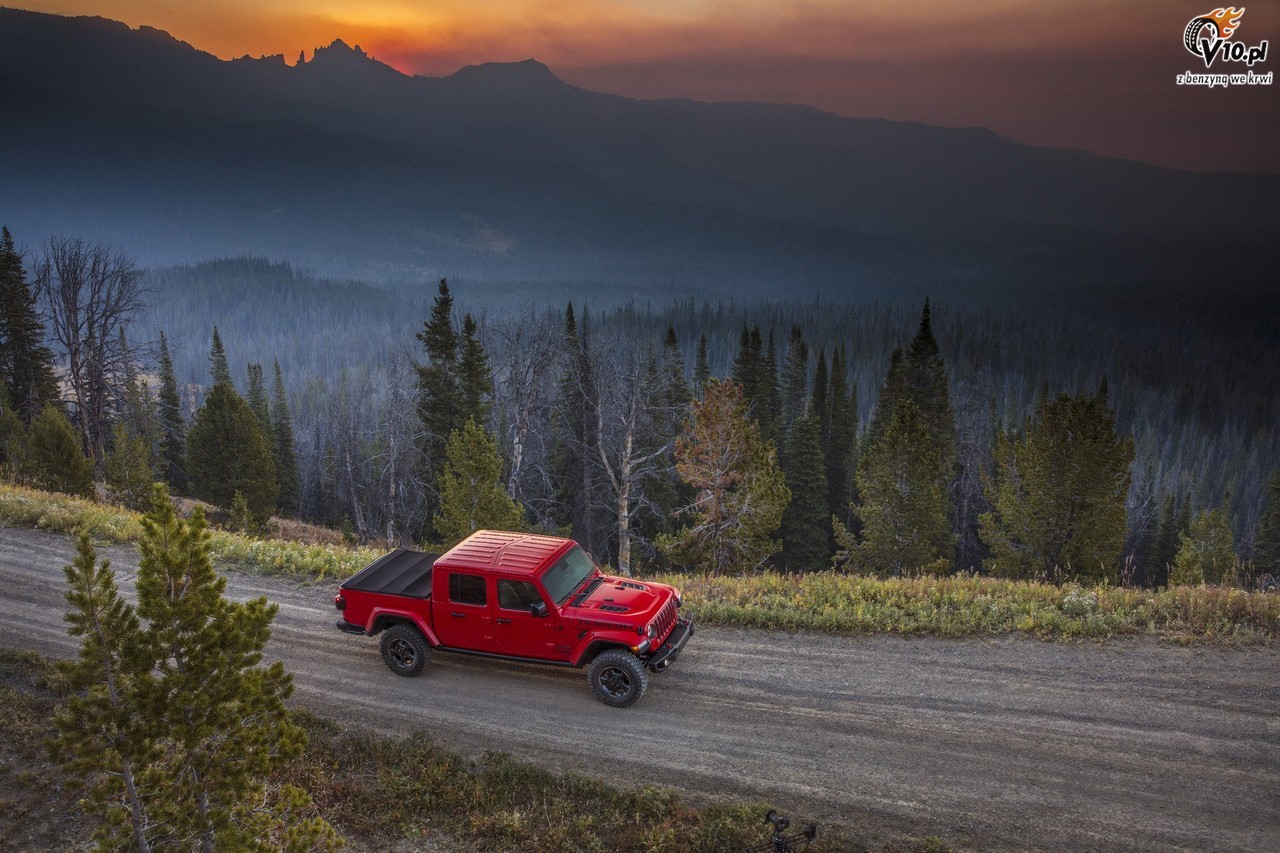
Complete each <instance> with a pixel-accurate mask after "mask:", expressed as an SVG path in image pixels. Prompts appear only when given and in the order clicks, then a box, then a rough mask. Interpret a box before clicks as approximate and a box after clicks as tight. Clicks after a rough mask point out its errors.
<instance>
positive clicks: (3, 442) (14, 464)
mask: <svg viewBox="0 0 1280 853" xmlns="http://www.w3.org/2000/svg"><path fill="white" fill-rule="evenodd" d="M27 467H28V466H27V430H26V427H24V426H23V425H22V419H21V418H19V417H18V413H17V412H15V411H14V410H13V406H12V405H11V404H10V403H9V392H8V390H6V388H5V387H4V382H3V381H0V476H4V477H8V478H10V479H13V480H21V479H23V478H24V477H26V472H27Z"/></svg>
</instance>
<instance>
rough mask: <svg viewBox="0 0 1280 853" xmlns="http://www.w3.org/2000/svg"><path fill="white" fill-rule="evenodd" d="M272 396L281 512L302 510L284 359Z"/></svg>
mask: <svg viewBox="0 0 1280 853" xmlns="http://www.w3.org/2000/svg"><path fill="white" fill-rule="evenodd" d="M272 392H273V393H272V397H271V433H270V438H271V456H272V459H273V460H274V461H275V463H276V479H277V480H278V481H279V483H280V498H279V501H278V504H277V505H278V507H279V510H280V514H281V515H283V516H287V517H293V516H296V515H297V514H298V503H299V500H300V499H301V494H302V484H301V482H300V481H299V477H298V453H297V450H296V442H295V441H294V435H293V415H291V414H290V413H289V395H288V394H287V393H286V392H285V389H284V377H283V376H282V375H281V373H280V362H279V361H277V362H276V363H275V383H274V387H273V389H272Z"/></svg>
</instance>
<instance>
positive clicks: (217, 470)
mask: <svg viewBox="0 0 1280 853" xmlns="http://www.w3.org/2000/svg"><path fill="white" fill-rule="evenodd" d="M187 438H188V452H187V456H188V465H187V470H188V472H189V473H190V476H191V490H192V493H193V494H194V495H195V496H196V497H198V498H200V499H202V500H207V501H209V502H210V503H212V504H216V505H217V506H220V507H223V508H229V507H230V506H231V501H232V498H234V497H235V493H236V492H242V493H243V494H244V497H245V499H246V500H247V501H248V502H249V508H250V510H251V511H252V512H253V517H254V520H255V521H256V522H257V523H258V524H259V525H265V524H266V523H267V520H268V519H269V518H270V517H271V513H272V512H274V511H275V508H276V503H277V501H278V500H279V497H280V484H279V482H278V480H277V477H276V466H275V460H274V459H273V458H272V453H271V442H270V441H268V440H267V435H266V433H264V432H263V431H262V427H261V426H260V425H259V424H258V419H257V417H256V416H255V415H254V414H253V412H252V411H250V409H249V405H248V404H247V403H246V402H245V401H244V399H243V398H242V397H241V396H240V395H239V394H237V393H236V390H235V389H234V388H232V387H231V383H230V382H219V383H218V384H216V385H214V386H213V390H212V391H210V392H209V394H208V396H207V397H205V401H204V405H203V406H201V407H200V410H199V411H198V412H196V416H195V419H194V420H193V421H192V423H191V432H190V433H189V434H188V437H187Z"/></svg>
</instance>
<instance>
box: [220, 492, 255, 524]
mask: <svg viewBox="0 0 1280 853" xmlns="http://www.w3.org/2000/svg"><path fill="white" fill-rule="evenodd" d="M227 529H228V530H234V531H235V532H236V533H255V532H257V525H255V524H254V523H253V513H252V512H250V511H249V502H248V501H247V500H245V497H244V492H242V491H240V490H239V489H236V493H235V494H234V495H232V496H231V507H230V508H229V509H228V510H227Z"/></svg>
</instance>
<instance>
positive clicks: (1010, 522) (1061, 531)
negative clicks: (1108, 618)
mask: <svg viewBox="0 0 1280 853" xmlns="http://www.w3.org/2000/svg"><path fill="white" fill-rule="evenodd" d="M995 457H996V466H997V473H996V477H995V481H994V483H993V484H992V487H991V489H990V490H989V493H988V500H989V501H990V503H991V506H992V512H989V513H984V514H983V515H982V517H981V520H980V527H981V534H982V541H983V542H985V543H986V544H987V546H988V547H989V548H990V549H991V558H990V560H989V562H988V564H987V568H988V569H989V570H990V571H992V572H993V573H995V574H999V575H1002V576H1004V577H1016V578H1045V579H1050V580H1057V579H1059V578H1064V579H1071V578H1076V577H1079V578H1084V579H1089V580H1102V579H1108V580H1115V579H1116V578H1117V576H1118V575H1117V568H1118V564H1119V561H1120V554H1121V551H1122V550H1123V548H1124V540H1125V535H1126V533H1127V528H1128V523H1127V517H1126V513H1125V498H1126V496H1127V495H1128V493H1129V467H1130V465H1131V464H1132V463H1133V457H1134V448H1133V439H1131V438H1127V437H1126V438H1121V437H1120V436H1117V435H1116V427H1115V413H1114V412H1112V411H1111V409H1110V408H1109V407H1108V406H1107V405H1106V404H1105V403H1103V402H1102V401H1101V400H1100V399H1099V398H1098V397H1097V396H1096V395H1092V394H1090V395H1085V396H1079V397H1072V396H1069V395H1067V394H1061V395H1059V396H1058V397H1056V398H1054V399H1051V400H1046V401H1045V402H1043V403H1042V404H1041V406H1040V408H1039V410H1038V411H1037V413H1036V415H1035V417H1034V418H1033V419H1032V421H1031V422H1030V423H1029V424H1028V425H1027V428H1026V433H1025V435H1024V436H1023V437H1022V438H1021V439H1019V440H1016V441H1015V440H1011V439H1010V438H1009V437H1008V436H1005V435H997V437H996V451H995Z"/></svg>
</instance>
